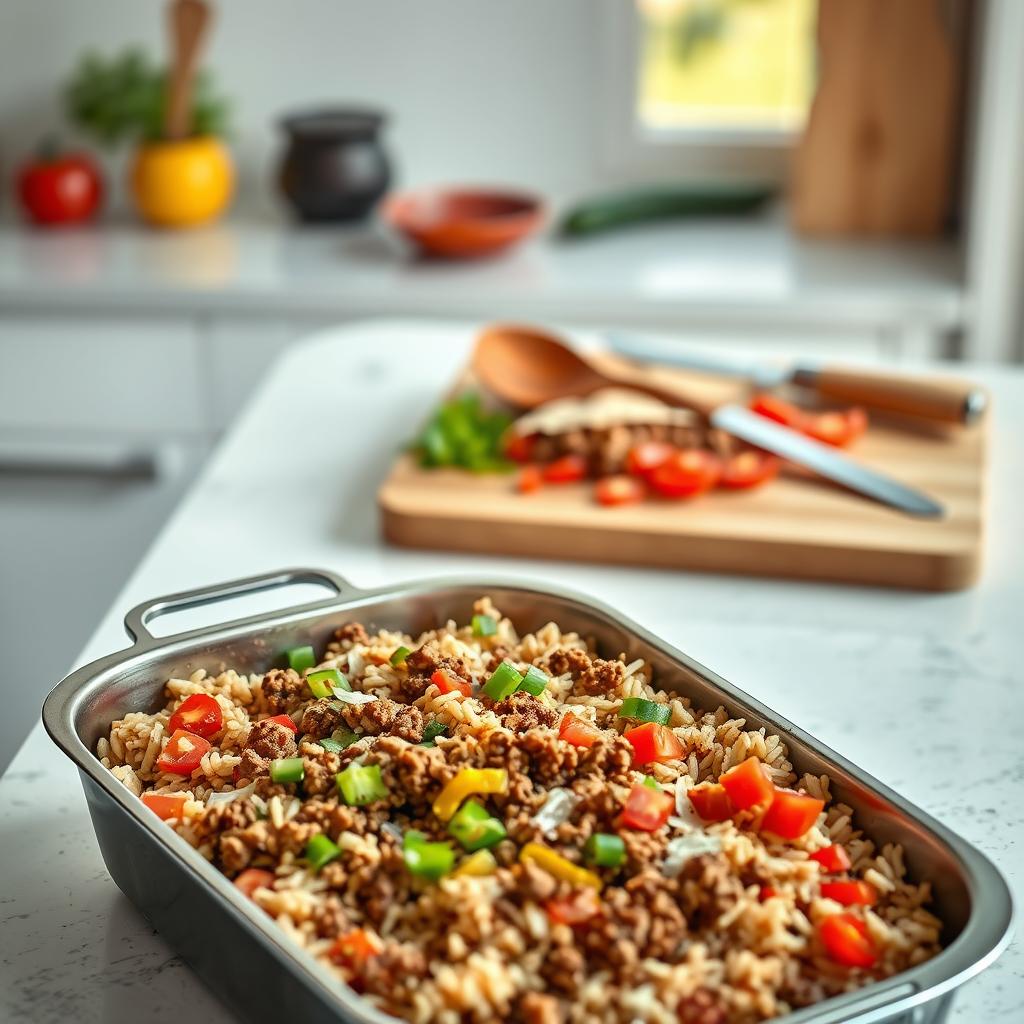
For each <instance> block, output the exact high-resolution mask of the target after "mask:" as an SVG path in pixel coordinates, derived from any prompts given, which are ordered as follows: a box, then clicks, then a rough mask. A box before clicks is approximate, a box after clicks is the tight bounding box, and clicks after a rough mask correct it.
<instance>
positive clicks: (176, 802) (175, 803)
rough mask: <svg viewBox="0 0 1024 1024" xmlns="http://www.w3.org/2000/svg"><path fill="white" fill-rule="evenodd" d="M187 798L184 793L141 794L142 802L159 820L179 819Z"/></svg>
mask: <svg viewBox="0 0 1024 1024" xmlns="http://www.w3.org/2000/svg"><path fill="white" fill-rule="evenodd" d="M187 799H188V797H187V796H186V795H185V794H184V793H143V794H142V802H143V803H144V804H145V805H146V806H147V807H148V808H149V809H150V810H151V811H152V812H153V813H154V814H155V815H156V816H157V817H158V818H160V819H162V820H163V821H166V820H167V819H168V818H180V817H181V814H182V811H183V810H184V809H185V801H186V800H187Z"/></svg>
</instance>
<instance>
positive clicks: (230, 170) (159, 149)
mask: <svg viewBox="0 0 1024 1024" xmlns="http://www.w3.org/2000/svg"><path fill="white" fill-rule="evenodd" d="M234 185H235V171H234V166H233V165H232V162H231V154H230V153H228V150H227V147H226V146H225V145H224V144H223V143H222V142H221V141H220V139H217V138H214V137H213V136H203V137H200V138H195V139H182V140H180V141H156V142H146V143H144V144H143V145H141V146H139V148H138V150H137V152H136V154H135V160H134V163H133V164H132V169H131V186H132V194H133V195H134V196H135V205H136V206H137V207H138V210H139V213H140V214H141V215H142V217H143V218H144V219H145V220H147V221H149V223H150V224H156V225H158V226H160V227H167V228H187V227H192V226H193V225H195V224H205V223H206V222H207V221H209V220H213V218H214V217H216V216H217V215H218V214H219V213H220V212H221V211H222V210H223V209H224V208H225V207H226V206H227V204H228V203H229V202H230V200H231V193H232V192H233V190H234Z"/></svg>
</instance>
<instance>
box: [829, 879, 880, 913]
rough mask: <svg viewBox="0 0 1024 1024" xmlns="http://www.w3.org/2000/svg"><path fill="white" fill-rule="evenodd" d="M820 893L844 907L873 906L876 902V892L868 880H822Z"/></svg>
mask: <svg viewBox="0 0 1024 1024" xmlns="http://www.w3.org/2000/svg"><path fill="white" fill-rule="evenodd" d="M821 895H822V896H824V897H825V899H827V900H835V901H836V903H842V905H843V906H844V907H853V906H864V907H873V906H874V905H875V904H876V903H877V902H878V893H877V891H876V890H875V887H874V886H873V885H872V884H871V883H870V882H861V881H858V880H856V879H851V880H850V881H848V882H844V881H837V882H822V883H821Z"/></svg>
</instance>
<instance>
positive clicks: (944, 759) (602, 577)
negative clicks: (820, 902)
mask: <svg viewBox="0 0 1024 1024" xmlns="http://www.w3.org/2000/svg"><path fill="white" fill-rule="evenodd" d="M471 337H472V330H471V328H470V327H469V326H458V325H447V326H445V325H433V326H428V325H424V324H415V323H400V322H393V323H377V324H363V325H354V326H351V327H348V328H344V329H339V330H337V331H335V332H332V333H331V334H329V335H325V336H322V337H321V338H320V339H318V340H316V341H314V342H313V343H311V344H308V345H304V346H300V347H298V348H296V349H293V350H291V351H290V352H289V353H288V354H287V355H286V356H285V357H284V359H283V360H282V362H281V363H279V364H278V366H277V369H276V372H275V373H273V374H272V376H271V377H270V378H269V379H268V380H267V382H266V383H265V385H264V387H263V388H262V389H261V390H260V392H259V393H258V395H257V396H256V397H255V399H254V400H253V402H252V403H251V404H250V406H249V408H248V410H247V411H246V413H245V414H244V415H243V416H242V417H241V420H240V421H239V422H238V423H237V424H236V426H235V427H234V428H233V429H232V431H231V432H230V433H229V434H228V436H227V437H226V439H225V441H224V442H223V444H222V446H221V447H220V449H219V451H218V452H217V453H216V454H215V456H214V457H213V459H212V461H211V462H210V463H209V465H208V466H207V468H206V470H205V472H204V473H203V475H202V476H201V478H200V480H199V481H198V483H197V484H196V486H195V487H194V489H193V490H192V492H191V493H190V495H189V496H188V497H187V498H186V499H185V501H184V503H183V504H182V506H181V507H180V508H179V509H178V510H177V512H176V513H175V515H174V516H173V517H172V519H171V521H170V523H169V524H168V526H167V527H166V529H165V530H164V532H163V533H162V535H161V536H160V537H159V538H158V540H157V541H156V543H155V544H154V546H153V548H152V549H151V551H150V552H149V554H148V555H147V557H146V558H145V559H144V560H143V562H142V564H141V565H140V567H139V568H138V571H137V572H136V573H135V575H134V576H133V577H132V579H131V580H130V581H129V583H128V584H127V585H126V587H125V589H124V591H123V593H122V594H121V596H120V598H119V599H118V601H117V602H116V603H115V607H114V608H113V609H111V610H110V612H109V613H108V614H107V615H106V616H105V618H104V619H103V622H102V624H101V626H100V628H99V629H98V630H97V632H96V634H95V636H94V637H93V639H92V640H91V642H90V643H89V644H88V646H87V647H86V649H85V651H84V652H83V653H82V656H81V659H80V663H81V662H84V661H87V660H90V659H93V658H95V657H98V656H100V655H103V654H106V653H109V652H110V651H112V650H115V649H120V648H122V647H124V646H125V637H124V633H123V631H122V628H121V617H122V615H123V613H124V611H125V610H126V609H127V608H128V607H129V606H131V605H133V604H135V603H137V602H139V601H141V600H144V599H146V598H150V597H154V596H156V595H159V594H161V593H169V592H173V591H176V590H180V589H186V588H190V587H195V586H198V585H201V584H206V583H211V582H215V581H218V580H224V579H228V578H231V577H234V576H243V575H248V574H251V573H256V572H260V571H265V570H269V569H273V568H281V567H285V566H289V565H314V566H315V565H322V566H325V567H329V568H331V569H334V570H336V571H338V572H340V573H342V574H343V575H346V576H348V577H350V578H351V579H352V580H353V581H354V582H355V583H356V584H359V585H364V586H375V585H380V584H384V583H387V582H390V581H396V580H400V579H406V578H412V577H417V576H425V575H430V574H436V573H439V572H467V571H472V572H474V573H479V574H482V575H486V574H487V573H488V572H501V573H503V574H509V573H513V574H518V575H521V576H524V577H530V578H534V579H537V580H540V581H545V580H546V581H549V582H553V583H558V584H563V585H568V586H572V587H574V588H577V589H580V590H582V591H585V592H587V593H590V594H592V595H594V596H595V597H597V598H599V599H601V600H604V601H607V602H608V603H610V604H611V605H612V606H615V607H618V608H620V609H621V610H622V611H623V612H624V613H625V614H627V615H629V616H631V617H633V618H635V619H638V620H640V621H642V622H644V623H646V624H647V625H648V626H649V627H650V628H651V629H652V630H653V631H654V632H655V633H658V634H660V635H662V636H664V637H665V638H666V639H667V640H668V641H670V642H671V643H674V644H676V645H678V646H679V647H681V648H683V649H684V650H686V651H688V652H689V653H690V654H692V655H693V656H694V657H696V658H697V659H698V660H700V661H702V662H704V663H705V664H707V665H709V666H711V667H712V668H714V669H716V670H718V671H719V672H721V673H722V674H723V675H725V676H726V677H727V678H730V679H732V680H733V681H734V682H736V683H737V684H738V685H739V686H741V687H742V688H744V689H746V690H748V691H749V692H751V693H753V694H755V695H756V696H757V697H758V698H760V699H761V700H763V701H765V702H766V703H767V704H769V705H771V706H773V707H775V708H776V709H777V710H778V711H779V712H781V713H782V714H783V715H786V716H788V717H789V718H791V719H792V720H794V721H796V722H797V723H799V724H800V725H801V726H803V727H804V728H806V729H808V730H809V731H811V732H813V733H816V734H817V735H818V736H820V737H821V739H823V740H824V741H825V742H826V743H828V744H829V745H831V746H833V747H835V748H837V749H839V750H841V751H842V752H843V753H845V754H846V755H847V756H848V757H849V758H851V759H852V760H853V761H854V762H856V763H859V764H861V765H863V766H865V767H866V768H867V769H868V770H869V771H870V772H871V773H872V774H874V775H876V776H877V777H878V778H880V779H881V780H882V781H884V782H886V783H888V784H889V785H891V786H893V787H894V788H896V789H897V790H899V791H900V792H902V793H903V794H905V795H906V796H907V797H908V798H909V799H910V800H912V801H913V802H915V803H916V804H918V805H919V806H921V807H923V808H924V809H925V810H927V811H929V812H930V813H932V814H934V815H935V816H936V817H938V818H940V819H941V820H943V821H945V822H947V823H948V824H949V825H951V826H952V827H953V828H955V829H956V830H958V831H959V832H960V833H962V834H963V835H964V836H965V837H966V838H967V839H968V840H970V841H971V842H973V843H976V844H977V845H978V846H979V847H981V848H982V849H983V850H985V851H986V852H988V853H989V854H990V855H991V856H992V858H993V859H994V860H995V861H996V863H997V864H998V865H999V866H1000V867H1001V868H1002V869H1003V871H1004V872H1006V874H1007V875H1008V876H1009V878H1010V880H1011V884H1012V885H1013V886H1014V888H1015V892H1016V894H1017V898H1018V899H1021V898H1024V858H1022V857H1021V849H1022V844H1024V801H1022V796H1024V785H1022V783H1024V746H1022V745H1021V743H1020V741H1019V737H1018V736H1017V735H1016V733H1015V732H1010V730H1013V729H1014V727H1017V728H1019V726H1020V725H1021V723H1022V722H1024V679H1022V678H1021V673H1020V656H1019V647H1020V633H1021V611H1020V609H1021V606H1022V603H1024V547H1022V545H1021V529H1020V500H1021V496H1022V494H1024V445H1022V444H1021V443H1020V438H1021V436H1022V433H1024V374H1022V373H1021V372H1019V371H1014V370H1000V371H999V372H998V373H981V372H980V371H979V372H978V373H977V374H976V376H977V377H978V378H979V379H980V380H981V381H982V382H983V383H987V384H988V385H989V386H990V387H991V388H992V390H993V393H994V415H995V431H994V435H995V436H994V451H993V456H992V471H993V473H992V478H993V486H992V501H991V507H992V521H991V529H990V531H989V537H988V545H989V551H988V555H989V557H988V565H987V568H986V570H985V573H984V577H983V580H982V582H981V584H980V585H979V586H977V587H976V588H974V589H973V590H970V591H967V592H965V593H960V594H944V595H935V594H913V593H904V592H897V591H880V590H871V589H863V588H862V589H858V588H849V587H840V586H826V585H813V584H804V583H788V582H777V581H767V580H746V579H738V578H727V577H719V576H708V575H697V574H684V573H677V572H659V571H650V570H643V571H641V570H630V569H623V568H609V567H602V566H573V565H567V564H559V563H552V562H546V563H545V562H523V561H519V560H516V561H510V560H508V559H499V558H491V557H488V558H479V557H471V556H456V555H446V554H438V553H427V552H412V551H403V550H397V549H394V548H389V547H387V546H385V545H384V544H382V543H381V542H380V540H379V539H378V536H377V522H376V515H375V511H374V502H373V494H374V490H375V488H376V486H377V484H378V482H379V481H380V480H381V478H382V475H383V473H384V472H385V470H386V467H387V464H388V462H389V460H390V457H391V455H392V453H393V452H394V451H395V450H396V449H397V447H398V446H399V444H400V443H401V441H402V440H403V439H404V438H406V437H408V436H409V435H410V433H411V432H412V431H413V430H414V428H415V426H416V425H417V423H418V421H419V420H420V419H421V418H422V417H423V415H424V414H425V412H426V411H427V409H428V407H429V406H430V405H431V403H432V402H433V401H434V400H435V399H436V397H437V395H438V393H439V391H440V389H441V388H442V387H443V385H444V384H445V383H446V382H447V380H448V378H449V377H450V376H451V374H452V372H453V370H454V368H455V367H456V365H457V364H458V362H459V360H460V359H461V358H463V357H464V355H465V353H466V351H467V348H468V345H469V343H470V340H471ZM313 410H316V412H315V413H314V412H313ZM68 571H73V566H69V567H68ZM55 585H59V582H58V581H55ZM280 600H282V601H283V600H284V598H283V597H281V598H280ZM206 614H208V613H204V615H206ZM213 614H215V615H224V616H225V617H226V616H227V613H226V612H223V611H218V612H215V613H213ZM167 621H168V625H170V622H171V620H167ZM211 621H212V619H211ZM54 628H55V629H59V628H60V624H59V623H54ZM51 682H52V680H48V679H25V680H22V681H21V682H20V685H24V686H32V687H35V688H36V689H37V690H38V692H39V694H40V702H41V698H42V695H43V694H44V693H45V692H46V690H47V689H48V687H49V685H50V683H51ZM996 725H1000V726H1001V729H1000V730H997V729H996V728H995V727H996ZM0 851H2V860H3V871H2V872H0V1020H3V1021H5V1022H12V1024H13V1022H25V1021H29V1022H32V1024H49V1022H53V1024H58V1022H59V1024H64V1022H65V1021H67V1020H69V1019H70V1020H74V1021H76V1022H78V1024H136V1022H137V1021H138V1020H140V1019H141V1017H142V1016H144V1018H145V1019H146V1020H147V1021H150V1022H168V1024H170V1022H172V1021H173V1022H175V1024H177V1022H179V1021H180V1020H181V1019H182V1017H183V1015H184V1016H185V1017H186V1018H187V1019H188V1020H190V1021H203V1022H214V1021H216V1022H220V1021H225V1022H227V1021H229V1020H231V1019H232V1017H231V1015H230V1014H229V1012H228V1010H226V1009H225V1008H223V1007H222V1006H221V1005H220V1004H219V1003H218V1002H217V1000H216V998H215V996H214V995H213V994H211V993H210V992H209V991H207V990H206V989H204V988H203V987H202V985H201V984H200V983H199V982H198V981H197V980H196V979H195V978H194V977H193V975H192V974H191V972H190V971H189V969H188V968H187V967H186V966H185V965H184V964H183V963H182V962H181V961H180V960H179V959H178V958H177V957H176V956H175V955H174V954H173V953H172V952H171V951H170V949H169V948H168V947H167V946H166V945H165V944H164V942H163V941H162V940H161V938H160V937H159V935H157V934H155V933H154V932H153V931H152V930H151V929H150V927H149V926H148V925H147V924H146V922H145V921H144V920H143V919H142V918H141V917H140V916H139V915H138V914H137V913H136V912H135V910H134V909H133V908H132V906H131V905H130V904H129V903H128V902H127V900H126V899H125V898H124V897H123V896H122V895H121V894H120V893H119V891H118V890H117V888H116V887H115V886H114V884H113V882H111V880H110V878H109V877H108V876H107V874H106V871H105V870H104V867H103V864H102V861H101V859H100V855H99V851H98V849H97V846H96V842H95V838H94V836H93V834H92V830H91V826H90V822H89V818H88V814H87V811H86V805H85V800H84V799H83V794H82V791H81V788H80V785H79V782H78V779H77V776H76V773H75V771H74V770H73V768H72V767H71V766H70V764H69V763H68V762H66V761H65V759H64V758H63V757H62V756H61V755H60V754H59V753H58V752H57V751H56V749H55V748H54V747H53V746H52V744H51V743H50V741H49V740H48V738H47V737H46V736H45V734H44V733H43V731H42V729H41V727H37V728H36V729H35V730H34V731H33V733H32V734H31V736H30V737H29V739H28V740H27V742H26V744H25V746H24V747H23V748H22V750H21V751H20V753H19V754H18V756H17V757H16V758H15V760H14V762H13V764H12V765H11V767H10V769H9V770H8V772H7V773H6V775H5V776H4V777H3V779H2V780H0ZM140 1006H145V1008H146V1009H145V1014H144V1015H142V1014H140ZM1022 1008H1024V953H1022V950H1021V943H1019V942H1018V943H1017V944H1016V945H1014V946H1013V947H1011V948H1010V950H1008V951H1007V952H1006V953H1005V954H1004V955H1003V957H1002V958H1001V960H1000V961H999V962H998V963H997V964H996V965H995V966H994V967H992V968H991V969H989V970H988V971H987V972H985V973H984V974H983V975H981V976H980V977H979V978H978V979H976V980H974V981H972V982H971V983H970V984H969V985H968V986H966V987H965V988H964V990H963V991H962V992H961V993H960V995H959V996H958V998H957V1001H956V1004H955V1008H954V1011H953V1015H952V1019H953V1020H954V1021H956V1022H959V1024H966V1022H973V1021H988V1022H996V1021H998V1022H1002V1024H1010V1022H1016V1021H1019V1020H1021V1019H1022V1012H1024V1011H1022Z"/></svg>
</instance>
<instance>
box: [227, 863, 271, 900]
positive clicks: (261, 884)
mask: <svg viewBox="0 0 1024 1024" xmlns="http://www.w3.org/2000/svg"><path fill="white" fill-rule="evenodd" d="M273 884H274V872H273V871H264V870H263V869H262V868H246V869H245V870H244V871H243V872H242V873H241V874H240V875H239V876H238V877H237V878H236V879H235V887H236V888H238V889H241V891H242V893H243V894H244V895H245V896H248V897H249V899H252V894H253V893H254V892H255V891H256V890H257V889H269V888H270V887H271V886H272V885H273Z"/></svg>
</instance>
